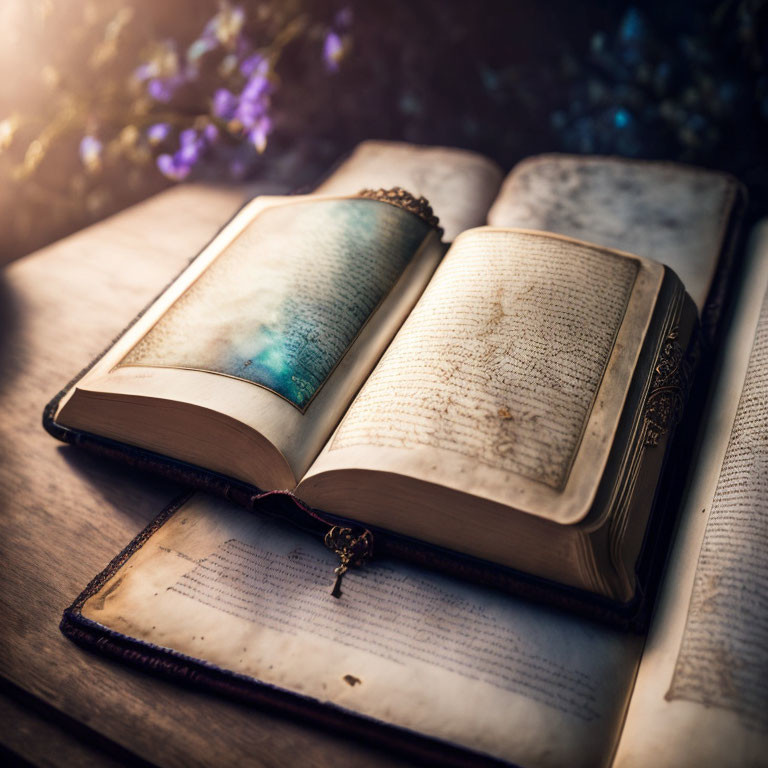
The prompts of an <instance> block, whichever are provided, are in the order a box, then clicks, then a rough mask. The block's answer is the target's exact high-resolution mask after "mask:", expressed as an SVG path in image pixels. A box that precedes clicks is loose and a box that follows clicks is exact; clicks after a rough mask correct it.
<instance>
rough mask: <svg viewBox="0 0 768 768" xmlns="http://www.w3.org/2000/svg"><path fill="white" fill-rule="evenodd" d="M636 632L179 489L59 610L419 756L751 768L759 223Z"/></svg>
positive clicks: (176, 662)
mask: <svg viewBox="0 0 768 768" xmlns="http://www.w3.org/2000/svg"><path fill="white" fill-rule="evenodd" d="M725 341H726V343H725V344H724V345H723V346H722V348H721V353H720V355H719V359H718V373H717V375H716V378H715V386H714V392H713V396H712V397H711V399H710V402H709V403H708V405H707V408H706V410H705V419H704V422H703V428H702V430H701V432H700V434H699V436H698V440H697V441H696V449H695V454H696V456H695V471H694V473H693V475H692V479H691V483H690V485H689V487H688V489H687V492H686V494H685V498H684V502H683V504H682V509H681V518H680V527H679V530H678V534H677V536H676V540H675V542H674V545H673V548H672V553H671V558H670V567H669V569H668V571H667V574H666V576H665V577H664V580H663V583H662V589H661V595H660V601H659V605H658V610H657V612H656V615H655V617H654V619H653V622H652V624H651V627H650V632H649V634H648V638H647V640H646V641H645V642H644V638H643V637H642V636H640V635H637V634H632V633H625V632H621V631H618V630H616V629H612V628H608V627H606V626H605V625H602V624H598V623H595V622H593V621H591V620H587V619H584V618H580V617H577V616H574V615H572V614H568V613H566V612H562V611H556V610H553V609H551V608H549V607H546V606H541V605H537V604H535V603H532V602H530V601H526V600H521V599H519V598H516V597H512V596H509V595H505V594H503V593H501V592H499V591H498V590H493V589H487V588H483V587H480V586H476V585H471V584H468V583H467V582H466V581H463V580H459V579H455V578H451V577H448V576H445V575H440V574H437V573H435V572H434V571H431V570H427V569H423V568H420V567H417V566H413V565H410V564H405V563H402V562H401V561H396V560H379V561H374V562H372V563H370V564H369V565H368V566H366V568H363V569H360V570H358V571H355V572H354V574H353V575H352V576H351V577H350V580H354V588H353V587H352V585H350V587H349V589H348V590H345V599H343V600H334V599H332V598H331V597H330V596H329V595H328V592H327V589H326V588H325V585H324V584H323V575H324V574H325V573H326V571H327V569H328V568H329V567H331V566H332V564H333V555H332V554H331V553H330V552H329V551H328V550H327V549H326V548H325V547H324V546H323V545H322V543H320V542H319V541H317V540H316V539H315V538H314V537H313V536H311V535H309V534H308V533H306V532H303V531H297V530H296V529H295V528H294V527H292V526H290V525H288V524H286V523H285V522H284V521H280V520H274V519H268V518H264V517H261V516H257V515H253V514H251V513H250V512H249V511H247V510H245V509H243V508H242V507H239V506H235V505H233V504H232V503H230V502H227V501H225V500H222V499H216V498H214V497H212V496H209V495H205V494H200V493H198V494H195V495H193V496H191V497H188V498H186V499H185V500H182V501H180V502H178V503H176V504H174V505H172V506H171V507H169V508H168V509H167V510H165V511H164V512H163V513H162V514H161V515H160V516H159V517H158V518H157V519H156V520H155V521H154V522H153V523H152V524H151V525H150V526H149V527H148V528H147V529H146V530H145V531H144V532H142V533H141V534H140V535H139V536H138V537H137V538H136V539H135V540H134V542H132V544H131V545H130V546H129V547H128V548H127V549H126V550H125V551H124V552H122V553H121V554H120V555H119V556H117V557H116V558H115V560H114V561H113V562H112V563H111V564H110V565H109V566H108V567H107V568H106V570H105V571H104V572H103V573H102V574H100V575H99V576H98V577H97V578H96V579H94V581H93V582H92V583H91V584H90V585H89V586H88V587H87V588H86V590H85V591H84V592H83V594H82V595H80V597H79V598H77V600H76V601H75V603H74V604H73V605H72V606H71V607H70V608H69V609H68V610H67V611H66V612H65V614H64V617H63V620H62V624H61V627H62V630H63V632H64V633H65V634H66V635H67V636H68V637H70V638H71V639H72V640H74V641H75V642H78V643H80V644H82V645H84V646H86V647H88V648H91V649H94V650H97V651H99V652H101V653H105V654H107V655H109V656H111V657H113V658H116V659H120V660H122V661H125V662H127V663H130V664H133V665H136V666H139V667H141V668H144V669H146V670H148V671H150V672H151V673H153V674H159V675H164V676H167V677H170V678H172V679H176V680H179V681H183V682H184V683H186V684H189V685H195V686H199V687H200V688H202V689H204V690H208V691H213V692H217V693H220V694H224V695H227V696H232V697H235V698H236V699H238V700H240V701H244V702H248V703H252V704H256V705H259V706H263V707H268V708H269V709H270V711H279V712H284V713H290V714H292V715H294V716H299V717H301V718H303V720H304V721H305V722H314V723H316V724H317V725H318V726H319V727H322V728H328V727H335V728H338V729H339V730H340V732H342V733H344V734H347V735H351V736H355V737H357V738H363V739H366V740H367V741H369V742H373V743H378V744H381V745H382V746H384V747H385V748H387V749H397V750H399V751H401V752H403V753H405V754H406V755H409V756H412V757H416V758H418V759H420V760H422V761H428V762H429V763H430V764H438V765H446V766H448V765H480V764H499V763H510V764H514V765H518V766H521V767H522V768H571V767H578V766H585V767H588V768H596V767H600V766H605V767H608V766H612V767H613V768H635V767H639V766H648V765H653V766H662V767H663V766H670V767H671V766H676V767H678V768H679V767H686V766H689V767H691V768H693V767H694V766H696V768H698V766H704V765H705V766H723V767H725V766H729V767H730V766H757V765H765V764H766V755H768V631H766V630H768V546H766V545H767V544H768V511H767V510H768V481H767V480H766V477H768V474H767V473H766V467H767V466H768V441H766V439H765V424H766V415H767V414H768V364H766V363H767V362H768V361H767V359H766V358H767V356H768V222H766V223H764V224H762V225H761V226H760V227H759V228H758V229H757V230H756V231H755V234H754V237H753V238H752V242H751V245H750V249H749V258H748V261H747V264H746V269H745V270H744V271H743V272H742V274H741V286H740V288H739V292H738V302H737V304H736V311H735V314H734V317H733V322H732V323H731V324H730V327H729V331H728V336H727V338H726V340H725Z"/></svg>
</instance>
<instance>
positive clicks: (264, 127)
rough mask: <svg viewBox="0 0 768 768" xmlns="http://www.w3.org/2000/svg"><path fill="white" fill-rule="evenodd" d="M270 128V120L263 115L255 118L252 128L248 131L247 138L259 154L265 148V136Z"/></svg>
mask: <svg viewBox="0 0 768 768" xmlns="http://www.w3.org/2000/svg"><path fill="white" fill-rule="evenodd" d="M271 130H272V121H271V120H270V119H269V117H267V116H266V115H264V116H263V117H260V118H259V119H258V120H256V122H255V124H254V126H253V128H252V129H251V130H250V131H249V132H248V140H249V141H250V142H251V144H253V146H254V147H256V151H257V152H258V153H259V154H261V153H262V152H263V151H264V150H265V149H266V148H267V136H269V133H270V131H271Z"/></svg>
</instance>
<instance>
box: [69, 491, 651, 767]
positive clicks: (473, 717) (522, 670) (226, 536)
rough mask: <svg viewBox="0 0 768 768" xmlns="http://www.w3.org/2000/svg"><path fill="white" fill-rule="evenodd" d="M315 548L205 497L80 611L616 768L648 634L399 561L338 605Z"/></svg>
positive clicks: (449, 724) (551, 760) (479, 735)
mask: <svg viewBox="0 0 768 768" xmlns="http://www.w3.org/2000/svg"><path fill="white" fill-rule="evenodd" d="M335 564H336V559H335V557H334V556H333V555H332V554H331V553H330V552H329V551H328V550H327V549H325V547H324V546H323V545H322V544H321V543H320V542H319V541H317V540H316V539H314V538H312V537H310V536H309V535H307V534H304V533H300V532H297V531H296V529H293V528H290V527H288V526H283V525H280V524H279V523H277V522H276V521H274V520H266V519H264V518H259V517H258V516H255V515H253V514H252V513H249V512H246V511H244V510H241V509H239V508H236V507H234V506H233V505H231V504H227V503H226V502H224V501H219V500H214V499H211V498H209V497H206V496H203V495H197V496H195V497H193V499H192V500H191V501H190V502H188V503H187V504H186V505H185V506H184V507H182V509H181V510H179V511H178V512H176V513H175V515H174V516H173V517H172V518H171V519H170V521H169V522H167V523H166V524H165V525H164V526H163V527H162V528H161V529H160V530H159V532H157V533H155V534H154V535H153V536H152V537H151V538H150V539H149V540H148V542H147V543H145V544H144V545H143V547H142V548H141V549H140V550H139V551H138V553H137V554H135V555H133V556H132V557H131V559H130V560H129V561H128V562H127V563H126V564H125V565H124V566H123V567H122V568H121V570H120V571H118V572H117V573H116V574H115V575H114V576H113V577H112V578H111V580H109V581H108V582H107V583H106V584H104V585H103V587H102V588H101V590H100V591H99V592H98V593H97V594H96V595H95V596H94V597H92V598H91V599H89V600H88V601H87V603H86V604H85V606H84V609H83V613H84V615H85V616H86V617H87V618H89V619H92V620H93V621H96V622H98V623H100V624H102V625H103V626H106V627H108V628H110V629H113V630H116V631H118V632H122V633H125V634H127V635H130V636H133V637H137V638H139V639H142V640H145V641H148V642H151V643H154V644H156V645H160V646H164V647H167V648H171V649H174V650H176V651H179V652H181V653H183V654H187V655H189V656H193V657H196V658H200V659H204V660H205V661H207V662H210V663H212V664H215V665H217V666H219V667H223V668H225V669H230V670H233V671H235V672H238V673H240V674H243V675H248V676H250V677H253V678H256V679H257V680H262V681H264V682H267V683H270V684H273V685H276V686H279V687H281V688H284V689H287V690H289V691H293V692H296V693H300V694H302V695H305V696H308V697H311V698H314V699H317V700H319V701H323V702H331V703H333V704H336V705H338V706H340V707H344V708H346V709H348V710H350V711H352V712H357V713H360V714H363V715H367V716H370V717H373V718H376V719H379V720H383V721H385V722H387V723H392V724H395V725H399V726H402V727H405V728H409V729H412V730H415V731H418V732H422V733H425V734H427V735H430V736H433V737H436V738H439V739H443V740H446V741H449V742H452V743H457V744H461V745H464V746H466V747H469V748H471V749H474V750H477V751H479V752H482V753H486V754H490V755H494V756H497V757H501V758H505V759H507V760H510V761H513V762H514V763H516V764H518V765H521V766H524V767H525V768H555V767H556V766H557V767H559V768H566V767H567V768H576V767H577V766H589V767H590V768H594V767H595V766H600V765H605V764H606V762H607V760H608V759H609V757H610V754H611V752H612V749H613V744H614V741H615V738H616V734H617V732H618V728H619V726H620V723H621V720H622V717H623V712H624V708H625V706H626V700H627V696H628V691H629V687H630V685H631V681H632V678H633V676H634V672H635V668H636V663H637V659H638V656H639V646H640V641H641V639H640V638H639V637H635V636H631V635H625V634H621V633H616V632H613V631H611V630H608V629H606V628H603V627H601V626H598V625H594V624H591V623H588V622H585V621H581V620H579V619H576V618H573V617H570V616H567V615H564V614H560V613H557V612H555V611H550V610H548V609H544V608H541V607H537V606H534V605H532V604H529V603H524V602H522V601H518V600H515V599H512V598H509V597H506V596H503V595H502V594H501V593H498V592H496V591H489V590H483V589H481V588H478V587H474V586H470V585H467V584H465V583H462V582H458V581H455V580H452V579H448V578H445V577H442V576H438V575H436V574H433V573H430V572H428V571H423V570H419V569H416V568H414V567H410V566H406V565H403V564H396V563H389V562H380V563H370V564H368V565H366V566H365V567H364V568H362V569H359V570H353V571H350V573H348V574H347V575H346V576H345V578H344V585H343V587H344V591H343V594H342V597H341V599H338V600H337V599H335V598H333V597H331V596H330V586H331V583H332V581H333V572H332V570H333V568H334V566H335Z"/></svg>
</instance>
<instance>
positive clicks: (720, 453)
mask: <svg viewBox="0 0 768 768" xmlns="http://www.w3.org/2000/svg"><path fill="white" fill-rule="evenodd" d="M750 251H751V253H750V262H749V265H748V269H747V271H746V272H745V274H744V278H743V285H742V291H741V295H740V299H739V304H738V312H737V316H736V317H735V321H734V323H733V325H732V328H731V331H730V333H729V336H728V340H727V342H726V344H725V355H724V358H723V360H722V367H721V370H720V373H719V376H718V381H717V386H716V390H715V394H714V397H713V400H712V402H711V403H710V407H709V409H708V413H709V415H708V419H707V426H706V429H705V431H704V433H703V436H702V442H701V452H700V455H699V457H698V462H697V469H696V474H695V476H694V479H693V482H692V485H691V487H690V489H689V491H688V494H687V498H686V501H685V506H684V509H683V513H682V520H681V527H680V530H679V532H678V535H677V539H676V542H675V545H674V548H673V551H672V554H671V558H670V566H669V569H668V571H667V574H666V576H665V580H664V586H663V590H662V594H661V600H660V603H659V606H658V609H657V612H656V616H655V618H654V620H653V625H652V628H651V631H650V635H649V637H648V642H647V646H646V649H645V652H644V654H643V661H642V664H641V665H640V669H639V673H638V678H637V683H636V686H635V691H634V694H633V696H632V701H631V706H630V708H629V714H628V717H627V722H626V725H625V728H624V732H623V734H622V737H621V742H620V744H619V749H618V753H617V756H616V761H615V765H616V766H617V768H634V767H635V766H637V767H638V768H639V767H640V766H648V765H652V766H654V767H655V768H661V767H662V766H670V767H671V766H676V767H680V766H691V767H693V766H705V765H706V766H757V765H768V441H767V440H766V426H767V425H768V293H767V291H768V224H767V223H765V222H764V223H762V224H761V225H760V226H759V227H758V228H757V229H756V231H755V232H754V234H753V238H752V241H751V248H750ZM745 377H746V379H745Z"/></svg>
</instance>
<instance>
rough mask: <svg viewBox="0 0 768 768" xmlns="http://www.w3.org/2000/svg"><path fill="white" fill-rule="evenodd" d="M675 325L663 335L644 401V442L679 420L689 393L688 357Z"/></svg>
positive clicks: (652, 440) (649, 442) (652, 442)
mask: <svg viewBox="0 0 768 768" xmlns="http://www.w3.org/2000/svg"><path fill="white" fill-rule="evenodd" d="M679 335H680V329H679V328H678V326H674V327H673V328H672V330H670V332H669V333H668V334H667V338H666V339H664V343H663V344H662V345H661V351H660V352H659V356H658V358H657V360H656V368H655V369H654V373H653V379H652V380H651V388H650V391H649V392H648V397H647V398H646V401H645V414H644V416H645V439H644V444H645V445H649V446H650V445H658V443H659V440H660V439H661V438H662V437H663V436H664V435H666V434H667V432H669V430H670V429H672V427H674V426H675V425H676V424H677V422H678V421H679V420H680V416H681V414H682V411H683V406H684V405H685V398H686V396H687V394H688V385H689V379H690V365H689V363H688V361H687V360H686V358H685V353H684V351H683V348H682V347H681V346H680V341H679V340H678V337H679Z"/></svg>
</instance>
